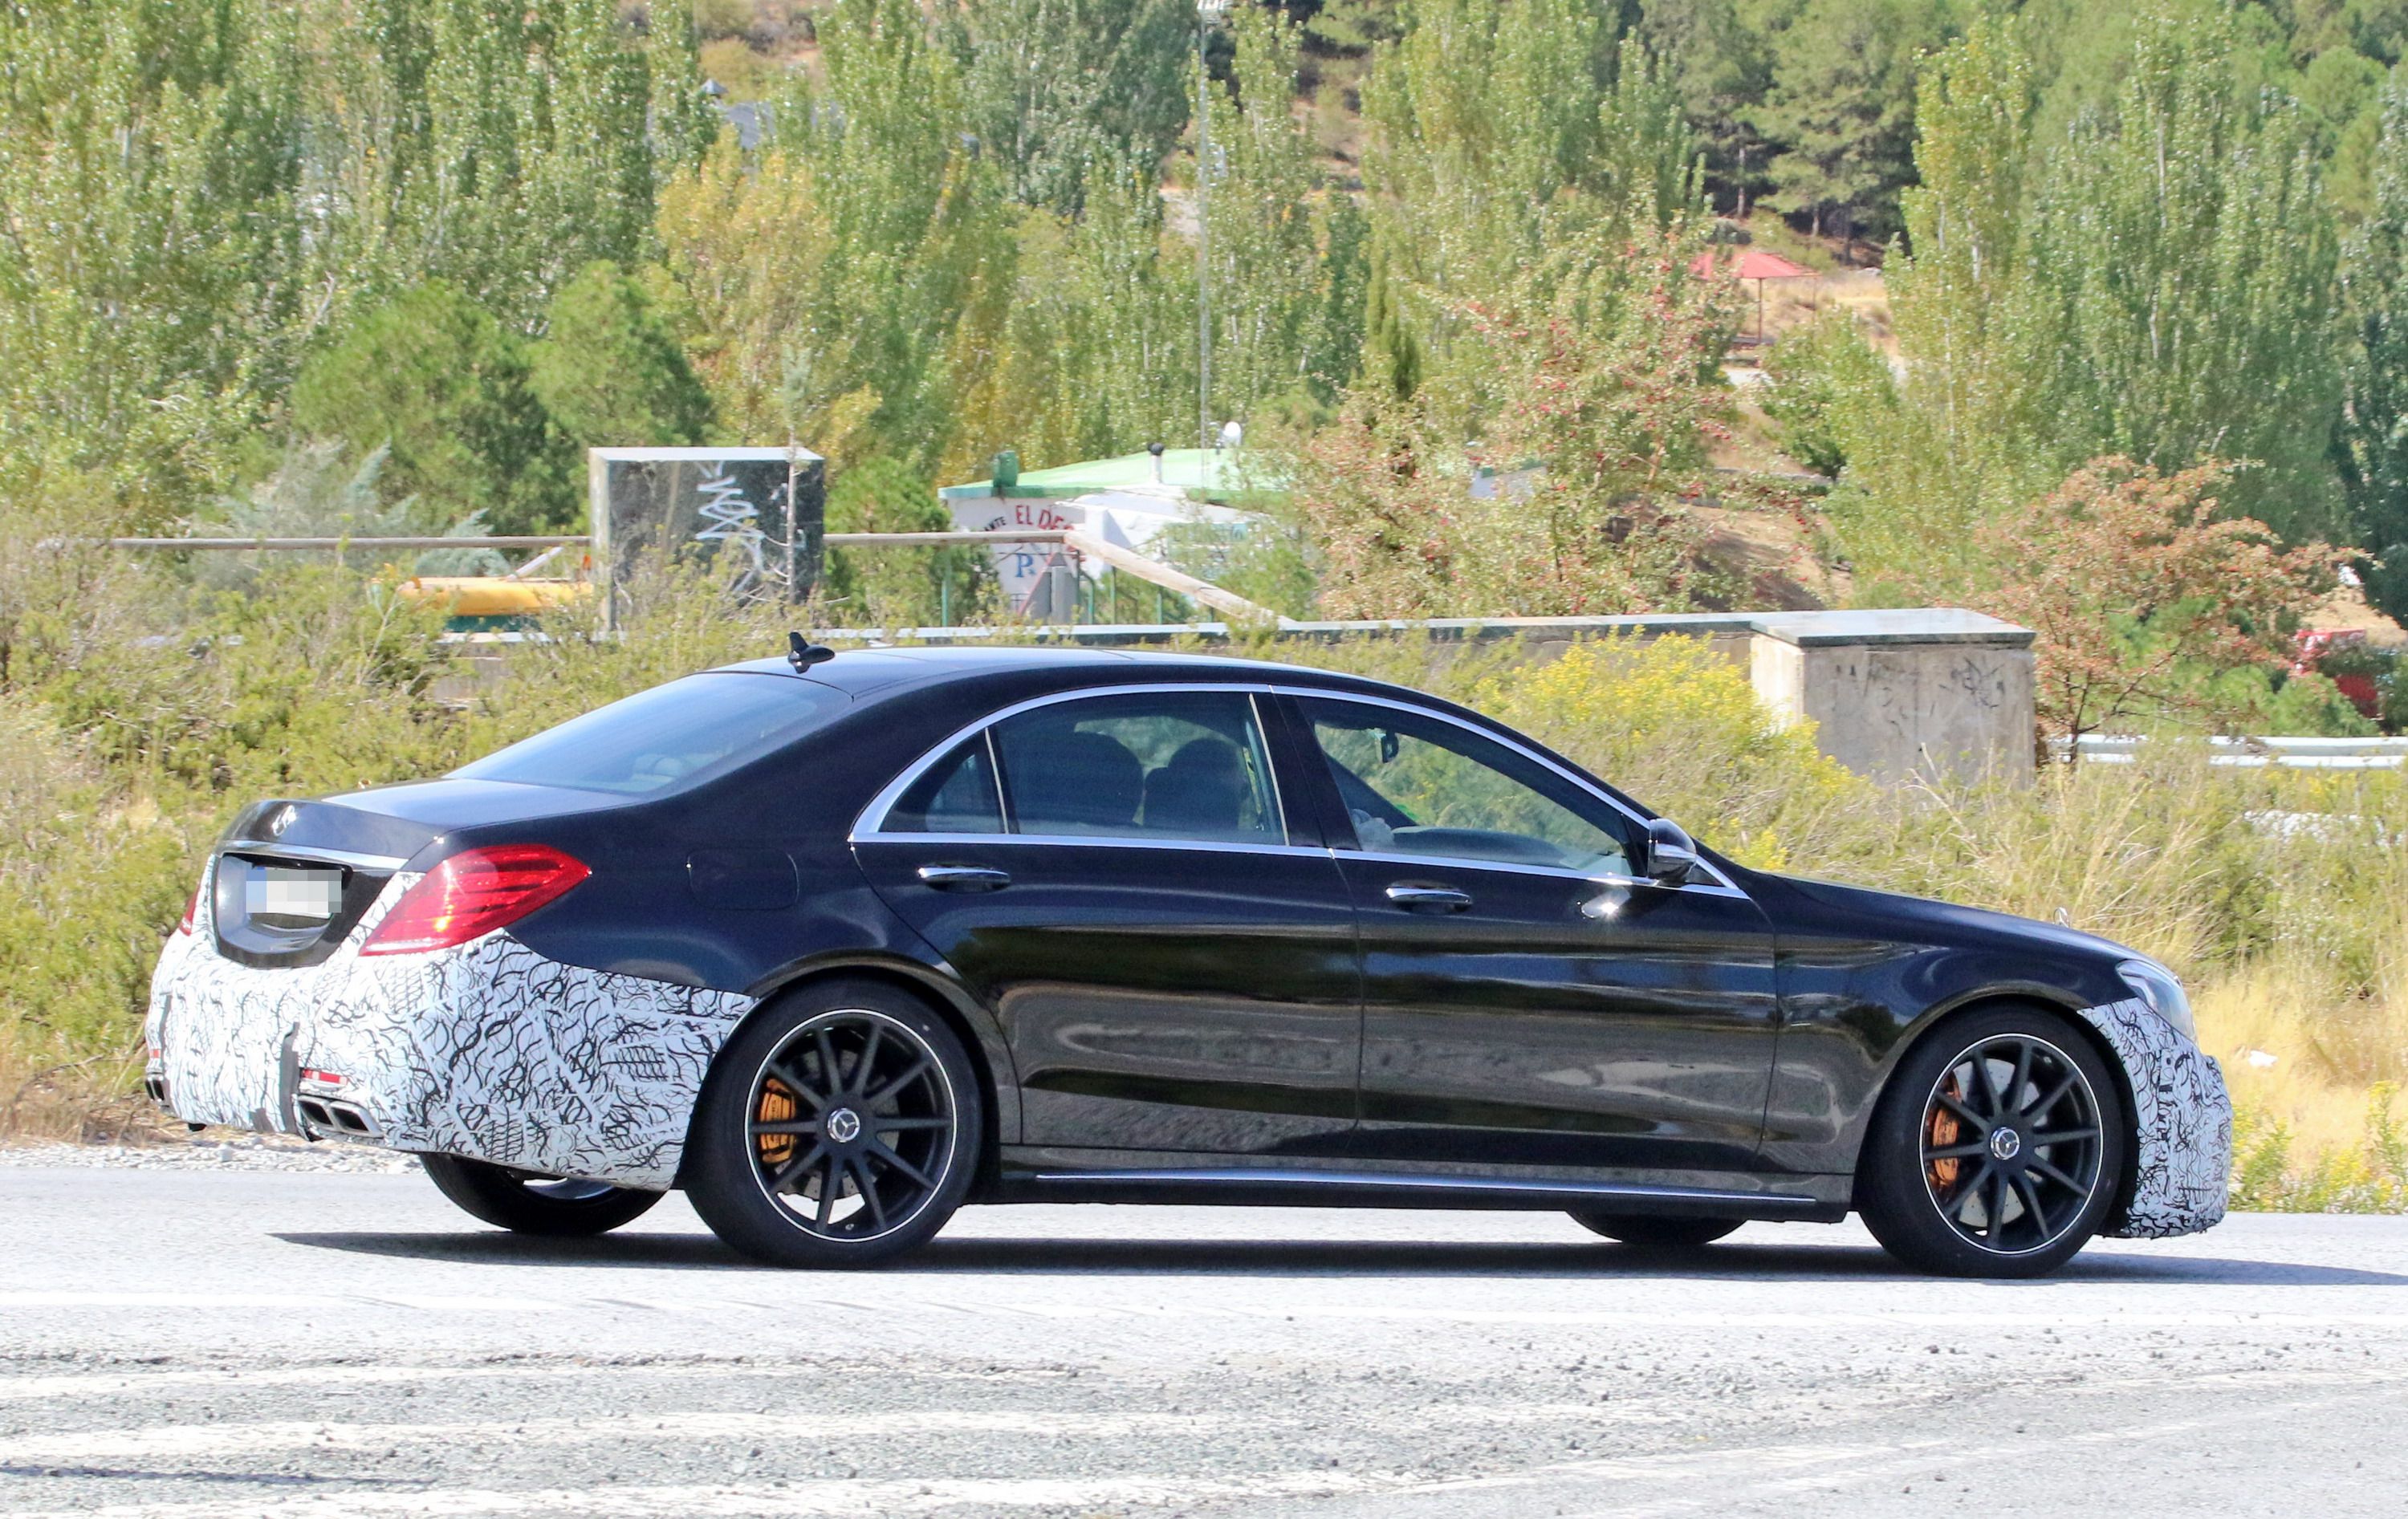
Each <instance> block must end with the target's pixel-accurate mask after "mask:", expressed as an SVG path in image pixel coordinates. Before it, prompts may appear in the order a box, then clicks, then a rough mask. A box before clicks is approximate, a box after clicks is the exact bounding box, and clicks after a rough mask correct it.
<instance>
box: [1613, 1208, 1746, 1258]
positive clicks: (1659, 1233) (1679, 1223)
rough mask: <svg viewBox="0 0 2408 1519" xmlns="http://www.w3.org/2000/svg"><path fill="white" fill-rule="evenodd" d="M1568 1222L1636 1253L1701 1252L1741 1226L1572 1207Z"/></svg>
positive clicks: (1735, 1221) (1724, 1220) (1721, 1220)
mask: <svg viewBox="0 0 2408 1519" xmlns="http://www.w3.org/2000/svg"><path fill="white" fill-rule="evenodd" d="M1572 1222H1574V1223H1576V1224H1578V1225H1580V1226H1581V1227H1583V1228H1584V1229H1587V1230H1589V1231H1590V1232H1591V1233H1595V1234H1601V1235H1603V1236H1605V1237H1606V1238H1607V1239H1609V1240H1619V1241H1620V1242H1621V1243H1623V1244H1626V1245H1629V1246H1632V1247H1633V1248H1635V1249H1639V1250H1653V1251H1665V1252H1670V1251H1680V1250H1702V1249H1704V1248H1705V1247H1706V1246H1708V1245H1710V1244H1713V1242H1714V1241H1715V1240H1719V1239H1721V1238H1722V1237H1723V1236H1725V1235H1727V1234H1728V1233H1730V1232H1731V1231H1732V1230H1734V1229H1736V1228H1738V1227H1739V1226H1740V1225H1741V1224H1742V1223H1744V1222H1745V1220H1743V1219H1736V1218H1675V1217H1672V1216H1670V1215H1669V1214H1667V1215H1657V1214H1651V1213H1609V1212H1600V1211H1597V1210H1595V1209H1587V1208H1575V1209H1573V1210H1572Z"/></svg>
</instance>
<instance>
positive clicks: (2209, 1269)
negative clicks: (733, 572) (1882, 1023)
mask: <svg viewBox="0 0 2408 1519" xmlns="http://www.w3.org/2000/svg"><path fill="white" fill-rule="evenodd" d="M0 1220H5V1224H0V1512H7V1513H20V1514H22V1513H61V1514H65V1513H75V1514H90V1513H105V1514H122V1515H134V1514H164V1515H175V1516H178V1519H218V1516H226V1519H236V1516H241V1519H249V1516H251V1515H261V1514H266V1515H287V1514H308V1515H318V1514H325V1515H336V1514H342V1515H382V1514H422V1513H427V1514H446V1515H450V1514H488V1513H491V1514H523V1513H535V1514H546V1515H551V1514H564V1515H610V1516H619V1515H688V1514H695V1515H722V1514H777V1515H817V1514H847V1515H854V1514H931V1513H933V1514H940V1515H966V1514H1008V1515H1014V1516H1020V1515H1027V1516H1037V1515H1054V1514H1059V1515H1079V1516H1092V1515H1107V1514H1142V1515H1152V1514H1168V1513H1193V1514H1210V1515H1219V1514H1236V1513H1244V1514H1257V1513H1261V1514H1283V1515H1285V1514H1297V1515H1309V1516H1314V1519H1323V1516H1330V1519H1334V1516H1340V1515H1344V1516H1363V1519H1369V1516H1374V1515H1376V1516H1379V1519H1390V1516H1401V1519H1421V1516H1436V1515H1446V1516H1483V1519H1487V1516H1494V1519H1521V1516H1525V1515H1545V1514H1582V1515H1608V1514H1612V1515H1640V1514H1665V1515H1676V1514H1689V1513H1713V1514H1717V1515H1725V1514H1780V1515H1784V1516H1815V1515H1838V1514H1847V1515H1851V1516H1856V1515H1893V1514H1909V1513H1913V1514H1918V1515H1921V1514H1938V1513H1946V1512H1959V1511H1961V1512H1979V1513H1982V1514H1984V1515H1985V1519H1986V1516H2008V1515H2050V1516H2055V1515H2063V1514H2074V1513H2098V1514H2112V1515H2114V1519H2133V1516H2139V1515H2157V1514H2200V1515H2216V1516H2219V1519H2221V1516H2226V1515H2241V1514H2269V1515H2284V1516H2289V1515H2300V1514H2313V1515H2318V1516H2329V1515H2356V1514H2369V1515H2378V1514H2379V1515H2385V1516H2396V1515H2400V1514H2402V1513H2408V1440H2403V1438H2402V1430H2403V1428H2408V1420H2404V1419H2403V1415H2404V1414H2408V1219H2398V1218H2393V1219H2365V1218H2306V1217H2284V1218H2276V1217H2253V1218H2239V1219H2235V1220H2233V1221H2231V1222H2230V1223H2229V1224H2227V1225H2225V1226H2223V1227H2222V1228H2219V1229H2217V1230H2215V1231H2214V1233H2212V1234H2208V1235H2205V1236H2203V1237H2200V1238H2198V1239H2195V1240H2183V1241H2174V1242H2169V1243H2158V1244H2124V1243H2110V1244H2106V1245H2101V1246H2094V1247H2093V1248H2092V1250H2091V1251H2090V1252H2088V1253H2086V1254H2085V1255H2083V1256H2082V1257H2081V1258H2080V1259H2079V1260H2077V1261H2076V1263H2075V1264H2074V1266H2073V1267H2072V1268H2070V1269H2069V1270H2068V1271H2066V1272H2065V1273H2064V1274H2063V1275H2061V1276H2059V1277H2057V1278H2056V1279H2054V1280H2051V1281H2048V1282H2043V1283H2020V1284H2012V1285H2003V1284H1978V1283H1942V1282H1932V1281H1925V1280H1920V1279H1917V1278H1914V1277H1909V1276H1906V1275H1903V1274H1901V1273H1900V1272H1899V1271H1897V1270H1896V1269H1894V1268H1892V1267H1891V1266H1890V1265H1889V1263H1888V1261H1887V1260H1886V1258H1885V1257H1884V1256H1883V1255H1882V1254H1880V1253H1879V1252H1878V1251H1877V1250H1876V1249H1875V1248H1874V1246H1873V1245H1872V1243H1871V1240H1869V1239H1868V1238H1867V1237H1866V1236H1864V1235H1863V1234H1862V1233H1861V1232H1859V1231H1857V1230H1856V1228H1855V1227H1854V1226H1853V1225H1851V1226H1847V1227H1843V1228H1828V1227H1814V1226H1811V1225H1751V1226H1750V1227H1748V1228H1746V1229H1744V1230H1742V1231H1741V1233H1739V1234H1738V1235H1736V1236H1734V1237H1733V1238H1732V1240H1730V1241H1728V1242H1727V1243H1726V1244H1724V1245H1722V1246H1720V1247H1717V1248H1716V1249H1715V1250H1713V1252H1712V1253H1711V1254H1710V1256H1709V1257H1707V1258H1706V1259H1704V1260H1702V1261H1700V1262H1698V1263H1694V1264H1690V1265H1686V1266H1683V1267H1672V1266H1668V1265H1666V1264H1664V1263H1661V1262H1651V1261H1648V1260H1644V1259H1641V1258H1638V1257H1635V1256H1634V1255H1633V1254H1631V1253H1630V1252H1628V1251H1627V1250H1624V1249H1622V1248H1621V1247H1618V1246H1614V1245H1611V1244H1606V1243H1604V1242H1601V1241H1597V1240H1592V1239H1591V1238H1590V1237H1588V1236H1586V1235H1585V1234H1584V1233H1583V1232H1582V1231H1580V1230H1579V1229H1578V1228H1577V1227H1576V1226H1575V1225H1572V1224H1571V1223H1570V1221H1568V1220H1564V1219H1561V1218H1556V1217H1553V1216H1548V1215H1540V1214H1527V1215H1524V1214H1504V1213H1494V1214H1476V1213H1406V1212H1378V1213H1368V1212H1363V1213H1347V1212H1310V1211H1272V1210H1264V1211H1254V1210H1185V1209H1133V1208H1123V1209H1113V1208H1092V1209H1067V1208H1066V1209H974V1210H970V1211H966V1212H965V1213H964V1214H962V1215H961V1216H960V1217H959V1218H957V1219H956V1220H955V1221H954V1224H953V1227H952V1229H951V1230H949V1231H948V1233H947V1234H946V1235H945V1236H944V1237H943V1238H942V1239H941V1240H939V1241H938V1243H937V1244H936V1246H935V1247H933V1248H932V1249H931V1250H930V1251H928V1252H927V1253H926V1254H925V1255H924V1256H923V1257H921V1258H919V1259H917V1260H916V1261H914V1262H912V1263H910V1264H909V1265H907V1266H904V1267H902V1268H892V1269H888V1270H883V1271H879V1272H874V1273H858V1274H841V1275H833V1274H815V1275H804V1274H792V1273H781V1272H777V1271H769V1270H763V1269H756V1268H752V1267H749V1266H746V1265H743V1264H741V1263H739V1262H738V1261H737V1260H736V1259H735V1258H733V1257H731V1256H730V1255H728V1254H726V1253H725V1252H724V1251H723V1250H722V1249H721V1248H720V1247H719V1246H718V1245H717V1244H716V1243H715V1242H714V1241H713V1240H710V1237H709V1236H708V1235H707V1234H705V1233H703V1232H702V1231H701V1228H700V1226H699V1225H697V1224H696V1223H695V1219H694V1217H693V1215H692V1214H691V1213H690V1212H688V1211H686V1209H685V1208H684V1206H683V1205H682V1203H681V1202H679V1201H678V1200H676V1199H674V1198H673V1199H671V1200H670V1201H669V1202H668V1203H667V1204H666V1205H664V1206H663V1207H662V1208H661V1209H659V1210H657V1211H654V1212H653V1213H652V1215H650V1216H648V1217H647V1218H645V1219H643V1220H642V1221H640V1222H638V1224H637V1225H633V1226H632V1227H631V1229H630V1230H629V1231H627V1232H624V1233H622V1234H620V1235H616V1236H612V1237H610V1238H608V1239H605V1240H597V1241H591V1242H581V1243H577V1244H566V1245H565V1244H556V1243H546V1242H542V1241H536V1240H519V1239H514V1238H511V1237H509V1236H506V1235H502V1234H498V1233H495V1232H492V1231H489V1230H484V1229H482V1228H480V1227H478V1226H476V1225H471V1224H469V1223H468V1222H467V1221H466V1219H465V1218H463V1217H462V1216H460V1215H458V1214H456V1213H454V1212H452V1211H451V1209H450V1207H449V1205H448V1204H446V1203H444V1202H443V1201H442V1200H441V1199H440V1198H439V1197H437V1195H436V1193H435V1191H434V1189H433V1188H432V1186H431V1185H429V1184H428V1183H427V1182H426V1181H425V1180H424V1179H423V1177H420V1176H415V1175H330V1174H319V1175H308V1174H303V1175H291V1174H247V1173H226V1174H219V1173H210V1172H175V1171H127V1170H108V1169H82V1170H65V1169H47V1170H46V1169H15V1170H0Z"/></svg>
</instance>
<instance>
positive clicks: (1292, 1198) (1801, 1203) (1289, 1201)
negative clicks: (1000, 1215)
mask: <svg viewBox="0 0 2408 1519" xmlns="http://www.w3.org/2000/svg"><path fill="white" fill-rule="evenodd" d="M981 1200H982V1201H987V1202H1049V1203H1066V1202H1116V1203H1157V1204H1171V1205H1176V1206H1181V1207H1210V1206H1218V1205H1227V1206H1234V1207H1248V1208H1280V1207H1292V1208H1452V1209H1512V1210H1521V1211H1546V1212H1553V1211H1561V1210H1564V1209H1570V1208H1584V1209H1587V1208H1594V1209H1598V1210H1599V1211H1612V1212H1622V1213H1646V1214H1656V1215H1667V1214H1669V1215H1677V1216H1684V1217H1692V1218H1746V1219H1772V1220H1779V1219H1794V1220H1799V1221H1801V1222H1810V1223H1820V1224H1836V1223H1838V1222H1839V1221H1840V1220H1842V1219H1843V1218H1845V1217H1847V1212H1848V1210H1847V1204H1846V1202H1845V1201H1844V1200H1841V1201H1836V1202H1834V1201H1830V1200H1827V1199H1824V1198H1820V1197H1808V1196H1804V1195H1802V1194H1798V1193H1780V1192H1728V1191H1722V1190H1719V1189H1714V1188H1706V1187H1671V1186H1656V1185H1651V1184H1647V1183H1642V1182H1568V1181H1556V1180H1552V1179H1549V1180H1533V1179H1530V1178H1527V1177H1480V1176H1462V1175H1445V1176H1436V1175H1411V1174H1399V1173H1392V1172H1380V1171H1357V1170H1312V1169H1304V1168H1295V1167H1282V1168H1267V1167H1245V1166H1237V1167H1188V1166H1181V1167H1152V1168H1133V1169H1094V1170H1066V1169H1060V1168H1030V1167H1025V1166H1014V1165H1013V1164H1011V1161H1010V1160H1009V1158H1007V1160H1006V1162H1005V1166H1004V1170H1003V1174H1002V1175H1001V1176H1000V1177H999V1178H998V1179H997V1181H996V1185H995V1189H994V1190H993V1191H992V1192H990V1193H989V1194H988V1195H987V1196H986V1197H983V1198H982V1199H981Z"/></svg>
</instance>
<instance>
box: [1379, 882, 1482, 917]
mask: <svg viewBox="0 0 2408 1519" xmlns="http://www.w3.org/2000/svg"><path fill="white" fill-rule="evenodd" d="M1388 900H1389V901H1391V902H1394V903H1396V904H1397V906H1398V907H1400V908H1403V909H1404V910H1406V911H1408V912H1460V911H1462V910H1464V909H1466V908H1468V907H1469V906H1470V905H1471V894H1470V893H1469V892H1459V891H1456V890H1455V888H1454V887H1452V886H1414V885H1409V884H1407V883H1406V882H1404V881H1398V882H1397V884H1395V885H1393V886H1391V887H1389V888H1388Z"/></svg>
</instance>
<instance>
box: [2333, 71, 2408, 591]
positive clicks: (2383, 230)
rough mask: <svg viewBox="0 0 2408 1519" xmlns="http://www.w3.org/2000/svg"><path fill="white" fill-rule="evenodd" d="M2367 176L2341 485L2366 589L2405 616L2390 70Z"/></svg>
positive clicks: (2403, 124) (2403, 203)
mask: <svg viewBox="0 0 2408 1519" xmlns="http://www.w3.org/2000/svg"><path fill="white" fill-rule="evenodd" d="M2382 123H2383V124H2382V133H2381V136H2380V137H2379V139H2378V141H2377V144H2376V147H2375V150H2374V153H2373V157H2372V165H2371V168H2372V173H2371V175H2370V181H2371V187H2372V205H2371V207H2370V214H2369V215H2368V216H2367V218H2366V220H2365V222H2362V223H2361V224H2360V225H2359V226H2358V229H2357V231H2356V232H2355V233H2353V234H2352V235H2351V236H2350V239H2349V244H2348V249H2347V252H2346V256H2345V258H2344V259H2343V265H2342V268H2343V291H2344V293H2345V295H2346V301H2347V308H2348V324H2349V337H2350V344H2349V347H2348V348H2347V350H2345V358H2344V363H2345V365H2346V368H2345V370H2344V376H2345V387H2346V388H2345V392H2344V404H2343V410H2342V426H2341V443H2342V446H2341V448H2340V450H2339V452H2340V456H2341V470H2342V482H2343V487H2344V489H2345V491H2346V493H2347V496H2348V501H2349V532H2350V537H2351V538H2352V540H2353V541H2355V542H2356V543H2357V544H2358V546H2359V547H2360V548H2362V549H2364V550H2365V551H2366V552H2368V553H2369V554H2371V555H2372V556H2373V560H2374V565H2373V566H2372V567H2371V568H2370V570H2369V572H2368V574H2367V578H2366V579H2367V590H2368V594H2369V595H2371V596H2372V599H2373V600H2374V602H2375V604H2376V605H2377V606H2379V607H2381V608H2382V609H2384V610H2386V611H2387V612H2389V613H2391V614H2392V615H2393V616H2395V617H2396V616H2400V615H2401V614H2403V613H2408V79H2403V78H2402V76H2401V73H2400V72H2399V70H2398V69H2396V68H2395V69H2394V70H2393V71H2392V75H2391V78H2390V79H2389V81H2388V82H2387V83H2386V85H2385V87H2384V91H2383V98H2382Z"/></svg>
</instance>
